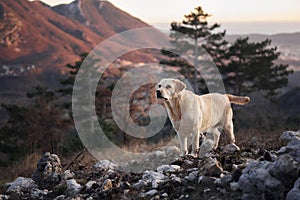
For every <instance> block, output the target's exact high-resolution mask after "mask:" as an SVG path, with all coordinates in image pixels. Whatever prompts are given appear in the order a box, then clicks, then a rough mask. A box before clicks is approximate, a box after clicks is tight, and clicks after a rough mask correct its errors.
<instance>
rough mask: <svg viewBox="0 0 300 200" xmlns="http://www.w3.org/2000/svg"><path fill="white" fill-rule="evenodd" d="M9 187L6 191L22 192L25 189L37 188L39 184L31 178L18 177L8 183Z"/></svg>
mask: <svg viewBox="0 0 300 200" xmlns="http://www.w3.org/2000/svg"><path fill="white" fill-rule="evenodd" d="M6 185H8V186H9V187H8V189H7V190H6V192H8V193H10V192H14V193H20V192H21V191H22V190H23V189H31V188H37V187H38V186H37V185H36V184H35V182H34V181H33V180H32V179H31V178H24V177H18V178H16V180H15V181H14V182H11V183H7V184H6Z"/></svg>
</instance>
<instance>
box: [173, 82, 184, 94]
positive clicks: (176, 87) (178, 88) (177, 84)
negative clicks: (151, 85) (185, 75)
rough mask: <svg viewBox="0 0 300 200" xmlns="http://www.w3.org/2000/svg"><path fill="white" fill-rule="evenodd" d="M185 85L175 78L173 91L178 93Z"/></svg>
mask: <svg viewBox="0 0 300 200" xmlns="http://www.w3.org/2000/svg"><path fill="white" fill-rule="evenodd" d="M185 87H186V85H185V84H184V83H183V82H182V81H180V80H175V92H176V93H179V92H181V91H182V90H184V89H185Z"/></svg>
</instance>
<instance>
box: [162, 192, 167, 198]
mask: <svg viewBox="0 0 300 200" xmlns="http://www.w3.org/2000/svg"><path fill="white" fill-rule="evenodd" d="M161 196H162V197H168V196H169V195H168V193H166V192H165V193H162V194H161Z"/></svg>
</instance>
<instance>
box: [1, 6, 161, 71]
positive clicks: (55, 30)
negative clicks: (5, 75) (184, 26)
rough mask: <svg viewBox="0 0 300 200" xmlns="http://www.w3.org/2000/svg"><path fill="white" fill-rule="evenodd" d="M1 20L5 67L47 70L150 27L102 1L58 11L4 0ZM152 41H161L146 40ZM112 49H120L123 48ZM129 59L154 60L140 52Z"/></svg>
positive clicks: (2, 51) (57, 8)
mask: <svg viewBox="0 0 300 200" xmlns="http://www.w3.org/2000/svg"><path fill="white" fill-rule="evenodd" d="M91 13H92V14H91ZM0 21H1V26H0V34H1V38H0V51H1V55H0V64H1V65H18V64H25V65H29V64H33V65H37V66H40V67H46V68H48V69H49V68H59V69H61V68H62V67H63V66H64V65H65V64H66V63H72V62H74V61H75V60H76V59H78V55H79V54H81V53H83V52H89V51H90V50H92V49H93V48H94V47H96V45H97V44H99V43H100V42H101V41H103V40H104V39H105V38H108V37H110V36H112V35H114V34H116V33H119V32H120V31H125V30H129V29H133V28H141V27H149V25H148V24H146V23H144V22H142V21H141V20H139V19H137V18H134V17H132V16H131V15H129V14H128V13H125V12H123V11H122V10H120V9H118V8H116V7H115V6H113V5H112V4H111V3H109V2H99V1H97V0H85V1H83V0H77V1H74V2H73V3H71V4H68V5H60V6H56V7H54V8H51V7H50V6H48V5H45V4H44V3H42V2H39V1H32V2H30V1H27V0H14V1H6V0H0ZM157 34H158V35H159V36H161V37H163V34H161V33H160V32H159V31H157ZM137 37H138V36H137ZM139 37H141V36H139ZM147 42H148V43H155V42H156V40H155V38H154V37H153V38H147ZM112 45H113V47H114V48H116V49H118V48H123V47H122V45H124V44H122V41H120V42H118V43H115V44H112ZM104 56H105V55H104ZM128 59H129V60H133V61H139V62H141V61H151V60H153V56H151V55H148V54H147V53H142V52H137V53H135V55H131V56H130V57H129V58H128Z"/></svg>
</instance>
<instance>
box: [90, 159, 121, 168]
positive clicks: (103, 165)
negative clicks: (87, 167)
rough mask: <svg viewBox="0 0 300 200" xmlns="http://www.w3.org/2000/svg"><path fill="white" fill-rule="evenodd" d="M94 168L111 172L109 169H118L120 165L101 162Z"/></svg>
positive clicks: (107, 161)
mask: <svg viewBox="0 0 300 200" xmlns="http://www.w3.org/2000/svg"><path fill="white" fill-rule="evenodd" d="M94 167H95V168H101V169H105V170H109V169H116V168H117V167H118V165H117V164H115V163H113V162H111V161H109V160H100V161H99V162H97V163H96V164H95V165H94Z"/></svg>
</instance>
